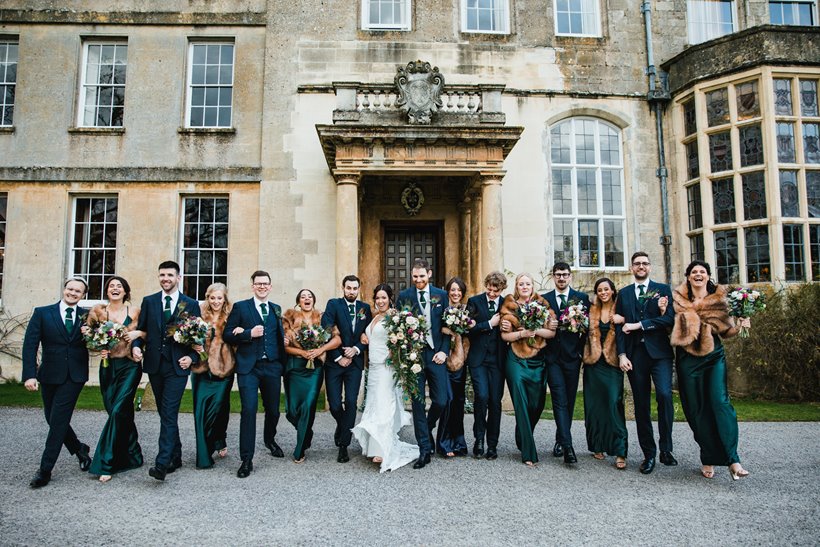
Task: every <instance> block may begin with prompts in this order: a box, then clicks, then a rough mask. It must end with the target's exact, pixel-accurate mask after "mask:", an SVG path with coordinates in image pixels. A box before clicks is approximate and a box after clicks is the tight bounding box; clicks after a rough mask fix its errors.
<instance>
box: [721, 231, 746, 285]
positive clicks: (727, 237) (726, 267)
mask: <svg viewBox="0 0 820 547" xmlns="http://www.w3.org/2000/svg"><path fill="white" fill-rule="evenodd" d="M737 254H738V253H737V230H717V231H715V262H716V265H717V277H718V283H721V284H728V283H739V282H740V279H739V272H738V259H737Z"/></svg>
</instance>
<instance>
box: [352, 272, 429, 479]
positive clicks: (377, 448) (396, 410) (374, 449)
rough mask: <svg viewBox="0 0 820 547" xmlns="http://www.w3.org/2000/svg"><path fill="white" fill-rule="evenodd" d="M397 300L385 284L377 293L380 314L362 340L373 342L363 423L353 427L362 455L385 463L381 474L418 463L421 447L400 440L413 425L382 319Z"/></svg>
mask: <svg viewBox="0 0 820 547" xmlns="http://www.w3.org/2000/svg"><path fill="white" fill-rule="evenodd" d="M392 301H393V289H391V288H390V285H385V284H381V285H378V286H377V287H376V289H375V290H374V291H373V302H374V304H375V305H376V314H375V316H374V317H373V321H372V322H371V323H370V325H368V326H367V329H366V330H365V334H364V335H362V339H363V340H362V341H363V342H365V343H369V347H368V355H369V357H368V363H369V365H368V366H369V369H368V373H367V391H366V392H365V393H366V399H365V406H364V413H363V414H362V420H361V421H360V422H359V424H358V425H357V426H356V427H354V428H353V435H354V436H355V437H356V440H357V441H359V444H360V445H361V446H362V454H363V455H364V456H365V457H367V458H372V459H373V463H378V464H381V466H380V469H379V472H381V473H384V472H385V471H393V470H394V469H398V468H399V467H401V466H403V465H407V464H408V463H410V462H412V461H414V460H415V459H416V458H417V457H418V455H419V447H418V446H416V445H414V444H408V443H405V442H402V441H400V440H399V430H400V429H401V428H402V426H405V425H410V424H412V419H411V418H410V414H409V413H408V412H405V410H404V405H403V395H402V391H401V389H400V388H398V387H396V383H395V381H394V380H393V371H392V370H391V369H390V367H389V366H388V365H387V364H386V360H387V356H388V350H387V332H386V331H385V329H384V325H383V324H382V320H383V319H384V317H385V314H386V312H387V310H388V308H389V307H390V304H391V303H392Z"/></svg>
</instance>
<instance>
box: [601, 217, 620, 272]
mask: <svg viewBox="0 0 820 547" xmlns="http://www.w3.org/2000/svg"><path fill="white" fill-rule="evenodd" d="M604 264H606V265H607V266H609V267H611V268H620V267H623V265H624V223H623V222H621V221H620V220H605V221H604Z"/></svg>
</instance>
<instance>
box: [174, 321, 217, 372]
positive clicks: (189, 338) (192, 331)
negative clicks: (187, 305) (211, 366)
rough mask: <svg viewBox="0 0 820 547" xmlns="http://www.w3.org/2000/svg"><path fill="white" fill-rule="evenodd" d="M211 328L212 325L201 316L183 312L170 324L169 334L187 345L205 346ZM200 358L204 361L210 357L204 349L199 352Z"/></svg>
mask: <svg viewBox="0 0 820 547" xmlns="http://www.w3.org/2000/svg"><path fill="white" fill-rule="evenodd" d="M210 330H211V325H209V324H208V323H207V322H206V321H205V320H204V319H202V318H201V317H197V316H196V315H191V314H189V313H188V312H182V313H181V314H180V315H179V319H177V320H176V322H175V323H172V324H171V325H169V326H168V336H171V337H173V338H174V341H175V342H178V343H180V344H183V345H185V346H204V345H205V339H206V338H207V336H208V333H209V332H210ZM199 358H200V359H202V360H203V361H204V360H205V359H207V358H208V354H207V353H206V352H205V350H204V349H203V350H202V351H200V352H199Z"/></svg>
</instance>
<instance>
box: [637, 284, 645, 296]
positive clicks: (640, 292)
mask: <svg viewBox="0 0 820 547" xmlns="http://www.w3.org/2000/svg"><path fill="white" fill-rule="evenodd" d="M645 294H646V287H644V286H643V285H638V297H639V298H640V297H641V296H643V295H645Z"/></svg>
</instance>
